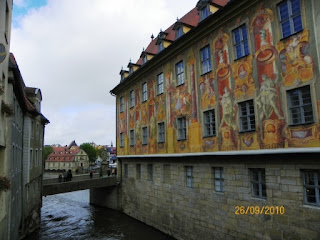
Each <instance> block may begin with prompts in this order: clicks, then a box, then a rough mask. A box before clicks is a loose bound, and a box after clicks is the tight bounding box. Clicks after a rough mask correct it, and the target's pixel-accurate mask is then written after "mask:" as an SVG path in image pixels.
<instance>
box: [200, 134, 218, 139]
mask: <svg viewBox="0 0 320 240" xmlns="http://www.w3.org/2000/svg"><path fill="white" fill-rule="evenodd" d="M216 136H217V135H205V136H203V137H202V138H212V137H216Z"/></svg>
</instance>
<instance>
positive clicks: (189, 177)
mask: <svg viewBox="0 0 320 240" xmlns="http://www.w3.org/2000/svg"><path fill="white" fill-rule="evenodd" d="M186 186H187V187H189V188H192V187H193V167H189V166H188V167H186Z"/></svg>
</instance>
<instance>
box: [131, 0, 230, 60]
mask: <svg viewBox="0 0 320 240" xmlns="http://www.w3.org/2000/svg"><path fill="white" fill-rule="evenodd" d="M211 2H212V3H214V4H216V5H219V6H221V7H223V6H225V5H226V4H227V3H228V0H212V1H211ZM199 19H200V16H199V14H198V10H197V8H196V7H195V8H193V9H192V10H191V11H189V12H188V13H187V14H185V15H184V16H183V17H182V18H180V19H179V21H180V22H181V23H185V24H188V25H190V26H193V27H196V26H197V25H198V23H199ZM173 26H174V24H172V25H171V26H170V27H169V28H167V29H166V30H165V31H164V32H166V33H167V36H166V37H165V40H169V41H174V40H175V31H174V30H173ZM157 40H158V38H157V37H156V38H155V39H153V40H152V41H151V42H150V44H149V45H148V47H147V48H146V50H145V51H146V52H147V53H152V54H157V52H158V46H157V45H156V42H157ZM136 64H139V65H141V64H142V58H141V57H140V58H139V59H138V61H137V63H136Z"/></svg>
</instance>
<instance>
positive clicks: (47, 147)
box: [43, 145, 53, 160]
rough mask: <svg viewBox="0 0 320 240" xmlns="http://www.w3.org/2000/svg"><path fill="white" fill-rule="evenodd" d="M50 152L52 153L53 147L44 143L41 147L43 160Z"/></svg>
mask: <svg viewBox="0 0 320 240" xmlns="http://www.w3.org/2000/svg"><path fill="white" fill-rule="evenodd" d="M51 153H53V148H52V147H51V146H49V145H45V146H44V148H43V160H46V159H47V158H48V156H49V155H50V154H51Z"/></svg>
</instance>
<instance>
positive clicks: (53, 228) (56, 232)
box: [25, 190, 173, 240]
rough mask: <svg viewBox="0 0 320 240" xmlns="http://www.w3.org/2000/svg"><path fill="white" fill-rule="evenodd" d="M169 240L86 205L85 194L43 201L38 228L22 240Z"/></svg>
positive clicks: (130, 220) (139, 224) (117, 214)
mask: <svg viewBox="0 0 320 240" xmlns="http://www.w3.org/2000/svg"><path fill="white" fill-rule="evenodd" d="M37 239H39V240H49V239H50V240H56V239H57V240H62V239H68V240H87V239H88V240H136V239H137V240H173V238H170V237H169V236H167V235H165V234H163V233H162V232H160V231H158V230H156V229H154V228H152V227H149V226H147V225H146V224H144V223H142V222H140V221H137V220H135V219H133V218H131V217H128V216H127V215H125V214H123V213H120V212H118V211H114V210H111V209H107V208H101V207H96V206H91V205H90V204H89V190H84V191H77V192H71V193H63V194H57V195H53V196H47V197H43V206H42V210H41V227H40V229H39V230H38V231H37V232H35V233H33V234H32V235H31V236H29V237H28V238H26V239H25V240H37Z"/></svg>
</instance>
